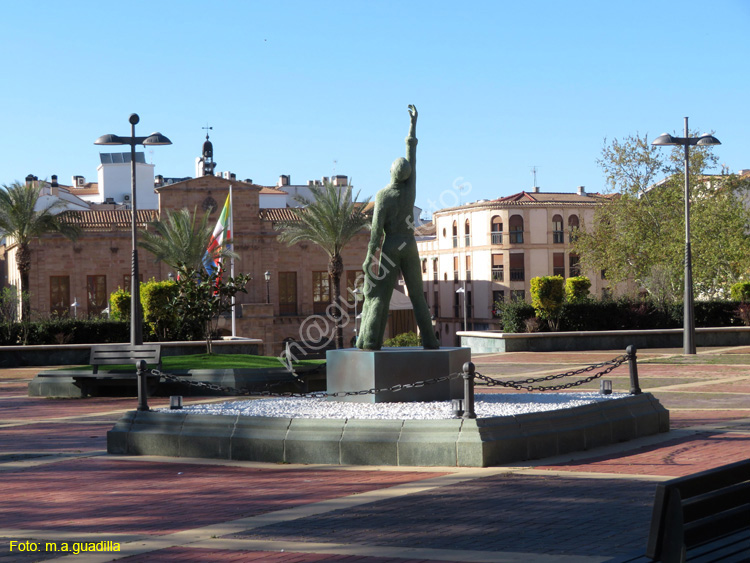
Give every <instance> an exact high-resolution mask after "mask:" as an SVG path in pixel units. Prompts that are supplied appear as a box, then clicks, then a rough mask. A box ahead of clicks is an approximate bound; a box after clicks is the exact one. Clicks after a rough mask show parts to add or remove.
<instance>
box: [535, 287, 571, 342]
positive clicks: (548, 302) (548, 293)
mask: <svg viewBox="0 0 750 563" xmlns="http://www.w3.org/2000/svg"><path fill="white" fill-rule="evenodd" d="M564 284H565V280H564V279H563V277H562V276H537V277H535V278H531V282H530V285H531V288H530V289H531V306H532V307H534V311H536V316H537V317H539V318H540V319H542V320H545V321H547V324H548V325H549V327H550V329H551V330H553V331H556V330H557V329H558V327H559V326H560V313H562V306H563V301H564V300H565V290H564Z"/></svg>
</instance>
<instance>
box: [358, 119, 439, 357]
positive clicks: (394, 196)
mask: <svg viewBox="0 0 750 563" xmlns="http://www.w3.org/2000/svg"><path fill="white" fill-rule="evenodd" d="M409 116H410V125H409V135H408V136H407V137H406V158H398V159H396V160H395V161H394V162H393V165H392V166H391V183H390V184H388V185H387V186H386V187H385V188H383V189H382V190H380V191H379V192H378V193H377V195H376V196H375V211H374V215H373V218H372V232H371V235H370V244H369V245H368V247H367V257H366V258H365V262H364V264H363V265H362V269H363V270H364V272H365V283H364V290H363V292H364V294H365V304H364V307H363V308H362V323H361V325H360V327H361V328H360V333H359V338H358V339H357V347H358V348H361V349H363V350H380V348H381V346H382V345H383V334H384V333H385V326H386V323H387V322H388V308H389V305H390V302H391V295H392V293H393V287H394V286H395V285H396V280H397V279H398V276H399V273H403V275H404V281H405V282H406V288H407V289H408V290H409V298H410V299H411V303H412V306H413V307H414V315H415V316H416V318H417V326H419V331H420V332H421V334H422V346H423V347H424V348H426V349H436V348H439V347H440V344H439V343H438V341H437V338H436V337H435V333H434V332H433V328H432V320H431V318H430V309H429V307H428V306H427V302H426V301H425V298H424V293H423V292H424V289H423V285H422V268H421V267H420V262H419V252H418V251H417V241H416V240H415V239H414V225H415V223H414V201H415V199H416V197H417V172H416V165H417V137H416V130H417V108H416V107H414V106H413V105H410V106H409ZM381 243H382V246H381ZM378 250H380V260H379V264H378V272H377V274H374V273H373V271H372V267H373V261H374V260H375V254H376V253H377V251H378Z"/></svg>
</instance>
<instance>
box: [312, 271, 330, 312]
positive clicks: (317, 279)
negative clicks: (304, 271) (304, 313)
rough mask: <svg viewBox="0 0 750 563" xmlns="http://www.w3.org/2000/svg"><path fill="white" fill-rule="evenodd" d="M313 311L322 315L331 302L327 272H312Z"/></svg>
mask: <svg viewBox="0 0 750 563" xmlns="http://www.w3.org/2000/svg"><path fill="white" fill-rule="evenodd" d="M312 281H313V313H315V314H316V315H323V314H325V312H326V307H328V304H329V303H330V302H331V280H330V278H329V277H328V272H313V273H312Z"/></svg>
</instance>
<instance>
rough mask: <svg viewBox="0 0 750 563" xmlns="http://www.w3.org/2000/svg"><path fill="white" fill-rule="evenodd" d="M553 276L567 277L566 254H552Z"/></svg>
mask: <svg viewBox="0 0 750 563" xmlns="http://www.w3.org/2000/svg"><path fill="white" fill-rule="evenodd" d="M552 275H553V276H562V277H565V253H564V252H555V253H553V254H552Z"/></svg>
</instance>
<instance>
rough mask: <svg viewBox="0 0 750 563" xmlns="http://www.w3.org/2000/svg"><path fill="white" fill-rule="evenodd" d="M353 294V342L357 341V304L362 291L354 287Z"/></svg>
mask: <svg viewBox="0 0 750 563" xmlns="http://www.w3.org/2000/svg"><path fill="white" fill-rule="evenodd" d="M352 293H353V294H354V341H355V342H356V341H357V303H359V299H360V296H361V295H362V290H361V289H360V288H359V287H355V288H354V290H353V291H352Z"/></svg>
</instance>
